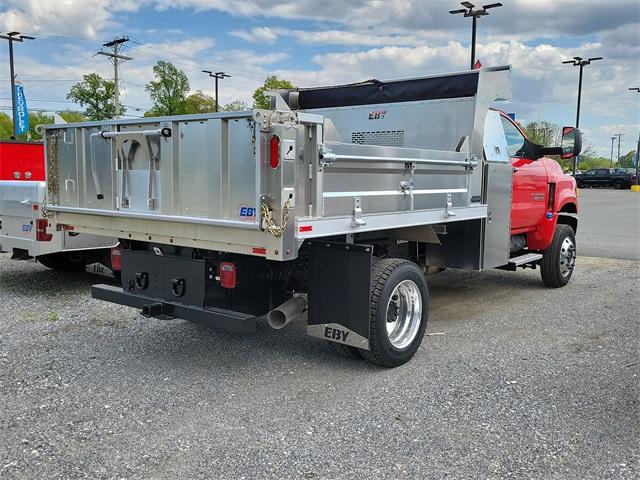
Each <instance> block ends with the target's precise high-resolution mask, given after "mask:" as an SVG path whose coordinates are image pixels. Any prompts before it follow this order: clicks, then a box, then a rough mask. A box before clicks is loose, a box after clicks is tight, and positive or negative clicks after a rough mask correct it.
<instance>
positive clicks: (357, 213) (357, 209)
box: [351, 197, 367, 227]
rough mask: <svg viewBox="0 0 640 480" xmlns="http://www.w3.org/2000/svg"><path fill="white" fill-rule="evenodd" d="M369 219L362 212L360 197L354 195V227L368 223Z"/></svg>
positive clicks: (352, 223)
mask: <svg viewBox="0 0 640 480" xmlns="http://www.w3.org/2000/svg"><path fill="white" fill-rule="evenodd" d="M366 224H367V221H366V220H365V219H364V216H363V214H362V206H361V199H360V197H353V219H352V220H351V226H352V227H361V226H362V225H366Z"/></svg>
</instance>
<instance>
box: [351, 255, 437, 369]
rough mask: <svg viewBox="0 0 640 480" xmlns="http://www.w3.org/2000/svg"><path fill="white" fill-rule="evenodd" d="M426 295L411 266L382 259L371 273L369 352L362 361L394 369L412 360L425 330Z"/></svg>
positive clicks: (423, 282)
mask: <svg viewBox="0 0 640 480" xmlns="http://www.w3.org/2000/svg"><path fill="white" fill-rule="evenodd" d="M428 310H429V295H428V291H427V282H426V280H425V277H424V274H423V273H422V270H420V268H419V267H418V266H417V265H416V264H415V263H412V262H409V261H407V260H402V259H397V258H385V259H382V260H379V261H378V262H376V263H375V264H374V266H373V268H372V271H371V310H370V314H369V315H370V316H369V348H370V350H361V351H360V353H361V354H362V356H363V358H364V359H365V360H367V361H369V362H371V363H373V364H376V365H381V366H384V367H397V366H399V365H402V364H404V363H406V362H408V361H409V360H411V358H412V357H413V355H414V354H415V353H416V351H417V350H418V348H419V347H420V344H421V343H422V339H423V337H424V332H425V329H426V328H427V320H428V316H429V314H428Z"/></svg>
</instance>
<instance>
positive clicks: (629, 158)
mask: <svg viewBox="0 0 640 480" xmlns="http://www.w3.org/2000/svg"><path fill="white" fill-rule="evenodd" d="M635 154H636V151H635V150H631V151H630V152H627V154H626V155H620V165H618V166H619V167H620V168H631V167H633V166H634V165H633V156H634V155H635Z"/></svg>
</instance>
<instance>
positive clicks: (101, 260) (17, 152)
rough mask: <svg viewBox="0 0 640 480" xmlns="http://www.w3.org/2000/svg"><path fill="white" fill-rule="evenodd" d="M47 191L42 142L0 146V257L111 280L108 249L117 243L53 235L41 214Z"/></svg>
mask: <svg viewBox="0 0 640 480" xmlns="http://www.w3.org/2000/svg"><path fill="white" fill-rule="evenodd" d="M46 191H47V189H46V183H45V165H44V146H43V144H42V142H21V141H10V140H8V141H0V252H9V253H11V254H12V258H13V259H14V260H28V259H33V258H35V259H36V260H37V261H38V262H39V263H41V264H42V265H44V266H45V267H48V268H53V269H56V270H65V271H81V270H87V271H90V272H93V273H98V274H100V275H104V276H112V275H113V271H112V269H111V268H110V266H111V262H110V258H111V251H110V249H111V248H112V247H115V246H116V245H117V244H118V239H117V238H105V237H99V236H96V235H91V234H80V233H78V232H75V231H73V230H72V229H71V228H68V229H64V230H63V229H60V230H57V229H56V227H55V226H54V225H52V224H51V223H50V222H49V219H48V218H47V215H46V212H45V210H44V205H45V197H46ZM117 253H119V252H117V251H116V252H115V254H116V255H117Z"/></svg>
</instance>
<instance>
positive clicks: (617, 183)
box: [575, 168, 635, 189]
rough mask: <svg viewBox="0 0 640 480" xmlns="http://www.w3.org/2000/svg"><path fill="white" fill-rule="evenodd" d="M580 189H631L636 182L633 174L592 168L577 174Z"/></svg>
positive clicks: (612, 169) (610, 169)
mask: <svg viewBox="0 0 640 480" xmlns="http://www.w3.org/2000/svg"><path fill="white" fill-rule="evenodd" d="M575 178H576V183H577V184H578V188H585V187H613V188H620V189H621V188H629V187H630V186H631V185H632V184H633V183H634V181H635V177H634V175H633V174H631V173H628V172H627V171H625V170H623V169H616V168H592V169H591V170H587V171H586V172H585V173H581V174H577V173H576V176H575Z"/></svg>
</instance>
